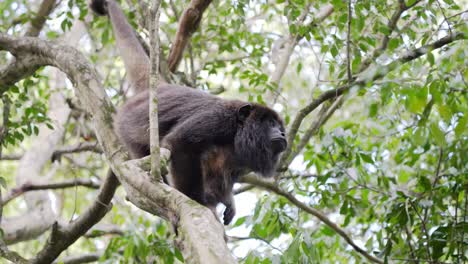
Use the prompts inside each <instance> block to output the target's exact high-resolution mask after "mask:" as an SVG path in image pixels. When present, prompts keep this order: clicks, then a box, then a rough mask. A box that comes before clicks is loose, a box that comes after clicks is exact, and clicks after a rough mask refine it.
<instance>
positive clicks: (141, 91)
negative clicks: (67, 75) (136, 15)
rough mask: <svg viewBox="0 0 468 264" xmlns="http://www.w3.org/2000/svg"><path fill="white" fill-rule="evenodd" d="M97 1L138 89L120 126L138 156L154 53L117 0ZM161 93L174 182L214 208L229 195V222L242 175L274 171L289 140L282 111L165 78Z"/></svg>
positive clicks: (142, 151) (162, 128)
mask: <svg viewBox="0 0 468 264" xmlns="http://www.w3.org/2000/svg"><path fill="white" fill-rule="evenodd" d="M91 8H92V9H93V10H94V11H95V12H96V13H98V14H101V15H105V14H108V15H109V17H110V20H111V22H112V26H113V29H114V34H115V38H116V42H117V47H118V49H119V52H120V54H121V56H122V58H123V61H124V63H125V67H126V69H127V75H128V79H129V82H130V84H131V85H132V86H133V89H134V90H135V91H137V94H136V95H135V96H133V97H132V98H130V99H129V100H128V101H127V102H126V103H125V104H124V105H123V106H122V107H121V109H120V110H119V111H118V113H117V116H116V119H115V127H116V132H117V134H118V135H119V137H120V139H121V141H122V142H123V143H124V144H125V146H126V147H127V148H128V149H129V151H130V153H131V155H132V157H133V158H140V157H144V156H147V155H149V131H148V128H149V99H148V98H149V92H148V78H149V58H148V56H147V54H146V53H145V51H144V50H143V48H142V46H141V45H140V43H139V42H138V39H137V37H136V36H135V33H134V31H133V29H132V27H131V26H130V24H129V23H128V22H127V20H126V18H125V16H124V14H123V12H122V10H121V9H120V7H119V6H118V4H117V3H116V2H114V1H113V0H107V1H106V0H92V2H91ZM158 99H159V100H158V101H159V105H158V111H159V113H158V116H159V135H160V140H161V145H162V146H164V147H167V148H168V149H169V150H170V151H171V162H170V163H171V166H170V172H171V173H170V174H171V176H170V178H168V179H166V180H167V182H169V184H171V185H172V186H173V187H175V188H177V189H178V190H179V191H181V192H183V193H184V194H185V195H187V196H189V197H190V198H192V199H194V200H196V201H197V202H199V203H201V204H203V205H206V206H208V207H209V208H210V209H211V210H213V211H215V208H216V205H217V204H218V203H223V204H224V205H225V206H226V210H225V211H224V224H229V223H230V222H231V220H232V219H233V217H234V215H235V207H234V199H233V194H232V187H233V184H234V183H235V182H236V180H237V179H238V177H239V176H240V175H242V174H245V173H248V172H250V171H254V172H257V173H260V174H261V175H263V176H265V177H268V176H271V175H272V174H273V172H274V169H275V166H276V163H277V162H278V159H279V155H280V154H281V152H283V151H284V150H285V148H286V145H287V142H286V137H285V133H284V125H283V122H282V120H281V118H280V117H279V116H278V114H277V113H276V112H275V111H273V110H272V109H270V108H268V107H265V106H262V105H259V104H254V103H247V102H242V101H238V100H224V99H221V98H219V97H215V96H212V95H209V94H207V93H204V92H202V91H198V90H195V89H192V88H189V87H183V86H179V85H171V84H167V83H161V84H160V85H159V87H158Z"/></svg>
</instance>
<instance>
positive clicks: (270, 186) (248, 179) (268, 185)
mask: <svg viewBox="0 0 468 264" xmlns="http://www.w3.org/2000/svg"><path fill="white" fill-rule="evenodd" d="M241 181H242V182H245V183H249V184H253V185H255V186H258V187H261V188H263V189H265V190H268V191H272V192H274V193H276V194H278V195H281V196H283V197H284V198H286V199H288V200H289V201H290V202H291V203H292V204H294V205H296V206H297V207H299V208H300V209H302V210H304V211H305V212H307V213H309V214H311V215H313V216H315V217H317V218H318V219H319V220H320V221H322V222H323V223H324V224H326V225H327V226H329V227H330V228H331V229H333V230H334V231H335V232H336V233H337V234H338V235H339V236H341V237H342V238H343V239H344V240H345V241H346V242H347V243H348V244H349V245H350V246H351V247H352V248H353V249H354V250H356V251H357V252H358V253H359V254H361V255H362V256H363V257H365V258H366V259H368V260H370V261H372V262H374V263H379V264H383V263H384V262H383V261H382V260H380V259H378V258H376V257H374V256H372V255H370V254H369V253H367V252H366V251H365V250H364V249H362V248H361V247H359V246H358V245H357V244H356V243H355V242H354V241H353V240H352V239H351V237H350V236H349V235H348V234H346V232H345V230H343V229H342V228H340V227H339V226H338V225H337V224H335V223H334V222H333V221H331V220H330V219H329V218H328V217H327V216H326V215H325V214H323V213H322V212H320V211H319V210H317V209H315V208H312V207H310V206H308V205H306V204H305V203H302V202H301V201H299V200H298V199H297V198H296V197H294V195H292V194H290V193H288V192H286V191H285V190H283V189H281V188H280V187H278V186H277V185H276V184H275V183H273V182H270V181H265V180H262V179H259V178H257V177H256V176H254V175H252V174H249V175H246V176H244V177H242V178H241Z"/></svg>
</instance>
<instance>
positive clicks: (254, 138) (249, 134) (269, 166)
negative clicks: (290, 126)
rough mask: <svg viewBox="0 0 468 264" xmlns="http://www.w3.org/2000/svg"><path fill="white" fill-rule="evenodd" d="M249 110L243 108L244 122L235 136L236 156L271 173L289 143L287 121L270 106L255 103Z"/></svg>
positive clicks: (253, 166) (249, 164)
mask: <svg viewBox="0 0 468 264" xmlns="http://www.w3.org/2000/svg"><path fill="white" fill-rule="evenodd" d="M248 110H249V111H247V109H246V108H245V107H242V108H240V111H239V113H240V114H241V115H242V116H241V117H242V118H241V119H240V120H242V122H240V124H239V127H238V130H237V133H236V136H235V139H234V148H235V153H236V158H237V160H238V161H239V162H240V164H241V165H242V166H245V167H247V168H248V169H250V170H252V171H254V172H256V173H260V174H261V175H262V176H264V177H270V176H272V175H273V173H274V171H275V168H276V164H277V163H278V160H279V157H280V154H281V153H282V152H283V151H284V150H285V149H286V147H287V140H286V135H285V132H284V126H283V122H282V121H281V120H280V119H279V117H278V116H277V114H276V113H275V112H274V111H273V110H271V109H269V108H266V107H263V106H258V105H255V106H251V107H250V108H249V109H248Z"/></svg>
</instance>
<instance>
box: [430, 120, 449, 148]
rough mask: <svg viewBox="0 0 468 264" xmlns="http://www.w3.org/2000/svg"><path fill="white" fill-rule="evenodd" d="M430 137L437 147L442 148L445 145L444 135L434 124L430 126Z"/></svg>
mask: <svg viewBox="0 0 468 264" xmlns="http://www.w3.org/2000/svg"><path fill="white" fill-rule="evenodd" d="M430 129H431V136H432V137H433V138H434V141H435V143H436V144H437V145H439V146H441V147H443V146H445V144H446V141H445V135H444V133H443V132H442V131H441V130H440V128H439V126H438V125H437V124H436V123H432V124H431V127H430Z"/></svg>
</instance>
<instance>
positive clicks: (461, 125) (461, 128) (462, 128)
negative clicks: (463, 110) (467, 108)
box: [455, 115, 468, 137]
mask: <svg viewBox="0 0 468 264" xmlns="http://www.w3.org/2000/svg"><path fill="white" fill-rule="evenodd" d="M467 121H468V115H465V116H463V117H461V118H460V119H459V120H458V124H457V126H456V127H455V135H456V136H457V137H461V136H462V135H463V134H466V132H467V130H468V126H467V125H468V122H467Z"/></svg>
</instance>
